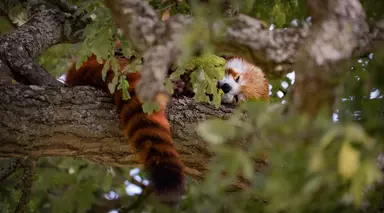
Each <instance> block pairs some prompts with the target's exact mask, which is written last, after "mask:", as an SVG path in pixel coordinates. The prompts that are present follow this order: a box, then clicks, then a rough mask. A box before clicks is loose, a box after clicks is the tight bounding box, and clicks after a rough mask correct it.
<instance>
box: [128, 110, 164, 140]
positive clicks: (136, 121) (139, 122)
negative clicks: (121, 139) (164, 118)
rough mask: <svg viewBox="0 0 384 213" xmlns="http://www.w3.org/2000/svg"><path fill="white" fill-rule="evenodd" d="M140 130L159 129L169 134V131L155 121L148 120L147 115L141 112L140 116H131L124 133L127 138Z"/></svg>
mask: <svg viewBox="0 0 384 213" xmlns="http://www.w3.org/2000/svg"><path fill="white" fill-rule="evenodd" d="M142 128H152V129H161V130H164V131H165V132H167V134H170V131H169V129H167V128H165V127H164V126H162V125H161V124H159V123H158V122H157V121H154V120H151V119H148V117H147V115H146V114H145V113H144V112H142V113H140V114H137V115H134V116H132V118H131V119H130V120H129V121H128V123H127V124H126V125H125V127H124V131H125V133H126V134H127V136H128V137H130V136H132V135H133V133H135V132H136V131H138V130H139V129H142Z"/></svg>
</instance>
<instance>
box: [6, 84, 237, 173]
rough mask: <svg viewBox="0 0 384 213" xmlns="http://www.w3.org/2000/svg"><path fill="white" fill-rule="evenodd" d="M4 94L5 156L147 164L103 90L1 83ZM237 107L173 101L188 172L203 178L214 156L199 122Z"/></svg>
mask: <svg viewBox="0 0 384 213" xmlns="http://www.w3.org/2000/svg"><path fill="white" fill-rule="evenodd" d="M0 96H1V97H2V101H1V102H0V146H1V149H0V157H23V156H26V155H28V156H31V157H44V156H72V157H78V158H83V159H87V160H90V161H93V162H96V163H100V164H105V165H110V166H141V165H138V164H137V161H136V158H135V156H134V154H133V153H132V152H131V151H130V148H129V146H128V143H127V142H126V141H124V138H123V135H122V132H121V129H120V126H119V119H118V115H117V113H116V108H115V106H114V104H113V103H112V99H111V98H110V97H107V96H106V95H105V94H104V93H103V92H102V91H96V90H95V89H93V88H90V87H74V88H66V87H61V88H56V87H55V88H51V87H38V86H26V85H0ZM231 112H232V109H231V108H226V107H220V108H219V109H216V108H215V107H213V106H210V105H208V104H198V103H195V101H194V100H192V99H189V98H181V99H173V100H172V103H171V104H170V105H169V108H168V111H167V114H168V118H169V120H170V122H171V124H172V137H173V138H174V142H175V145H176V148H177V150H178V152H179V153H180V155H181V156H182V159H183V161H184V163H185V165H186V167H187V168H186V172H187V174H188V175H190V176H192V177H193V178H196V179H201V178H202V177H203V171H204V170H206V166H207V163H208V161H209V158H210V157H211V156H212V152H211V151H209V145H208V144H207V143H206V142H205V141H204V140H203V139H202V138H200V137H199V136H198V135H197V133H196V130H195V129H196V126H197V124H198V123H199V122H200V121H202V120H206V119H209V118H213V117H228V116H229V115H230V114H231Z"/></svg>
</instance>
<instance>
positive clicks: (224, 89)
mask: <svg viewBox="0 0 384 213" xmlns="http://www.w3.org/2000/svg"><path fill="white" fill-rule="evenodd" d="M221 89H222V90H223V92H224V93H228V92H229V91H231V89H232V87H231V86H229V84H227V83H225V84H223V85H221Z"/></svg>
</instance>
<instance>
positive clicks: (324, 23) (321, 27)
mask: <svg viewBox="0 0 384 213" xmlns="http://www.w3.org/2000/svg"><path fill="white" fill-rule="evenodd" d="M308 5H309V8H310V12H311V15H312V18H313V20H314V21H313V26H312V28H311V32H310V34H309V36H308V37H307V38H306V40H305V42H304V43H303V45H302V46H301V48H300V52H299V54H298V56H297V61H296V64H295V71H296V82H295V93H294V94H293V101H292V103H291V104H290V111H291V112H293V113H295V112H299V113H304V114H307V115H310V116H314V115H316V114H317V113H318V112H319V111H320V110H322V109H325V110H326V111H327V112H328V113H331V112H332V107H333V102H334V100H335V98H336V95H335V88H336V86H338V85H339V82H340V79H341V78H340V77H341V76H342V74H343V73H344V72H343V71H346V70H347V69H345V68H342V67H341V65H342V62H344V61H345V60H346V59H350V58H351V57H352V56H354V55H355V54H356V53H358V54H361V53H362V52H364V51H361V50H363V49H364V50H367V49H370V50H372V49H373V47H372V46H371V45H372V38H371V35H370V33H369V27H368V25H367V23H366V21H365V12H364V10H363V8H362V7H361V5H360V3H359V1H358V0H338V1H334V0H321V1H313V0H308Z"/></svg>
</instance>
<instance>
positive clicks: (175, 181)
mask: <svg viewBox="0 0 384 213" xmlns="http://www.w3.org/2000/svg"><path fill="white" fill-rule="evenodd" d="M117 46H119V44H118V43H117ZM117 60H118V62H119V64H120V68H121V69H120V70H123V68H124V67H125V66H126V65H128V64H129V63H130V61H129V59H126V58H117ZM104 63H105V62H104ZM104 63H103V64H99V63H98V62H97V60H96V56H95V55H92V56H90V57H89V58H88V60H87V61H85V62H84V63H83V64H82V66H81V67H80V68H79V69H76V67H75V64H73V65H72V67H71V68H70V69H69V71H68V72H67V75H66V77H65V78H66V79H65V83H66V85H68V86H79V85H89V86H93V87H96V88H99V89H102V90H104V91H105V92H107V93H108V94H109V95H111V93H110V92H109V89H108V83H110V82H111V81H112V79H113V77H114V72H113V71H112V70H111V69H110V70H108V71H107V75H106V78H105V81H103V80H102V69H103V66H104ZM125 76H126V79H127V81H128V82H129V88H128V92H129V94H130V96H131V98H130V99H128V100H123V99H122V92H121V90H116V91H115V92H114V93H113V95H112V97H113V100H114V103H115V104H116V106H117V109H118V112H119V114H120V123H121V125H122V127H123V132H124V136H126V137H128V143H129V144H130V146H131V147H132V149H133V150H134V151H136V153H137V156H138V160H139V162H141V163H143V164H144V167H145V169H146V171H147V172H148V174H149V178H150V182H151V184H152V186H153V188H154V191H155V194H156V197H157V198H158V200H159V201H161V202H163V203H168V204H177V203H178V202H179V201H180V199H181V196H182V194H184V191H185V189H184V187H185V183H184V182H185V176H184V165H183V163H182V161H181V158H180V156H179V153H178V152H177V151H176V149H175V146H174V144H173V140H172V136H171V131H170V125H169V122H168V120H167V118H166V114H165V107H166V104H165V103H162V104H161V105H160V111H158V112H153V113H152V114H146V113H144V112H143V110H142V103H141V102H140V100H139V99H138V97H137V96H136V95H135V87H136V84H137V83H138V81H139V79H140V73H138V72H136V73H127V74H125Z"/></svg>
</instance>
